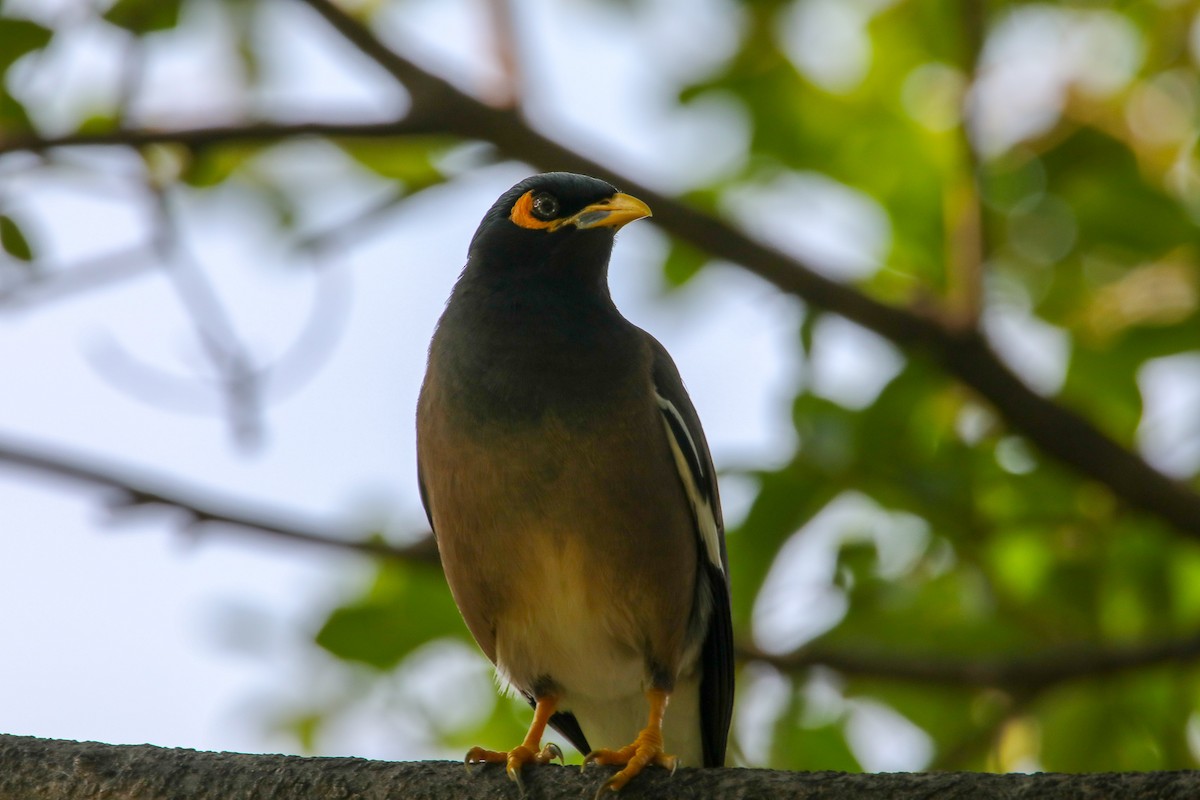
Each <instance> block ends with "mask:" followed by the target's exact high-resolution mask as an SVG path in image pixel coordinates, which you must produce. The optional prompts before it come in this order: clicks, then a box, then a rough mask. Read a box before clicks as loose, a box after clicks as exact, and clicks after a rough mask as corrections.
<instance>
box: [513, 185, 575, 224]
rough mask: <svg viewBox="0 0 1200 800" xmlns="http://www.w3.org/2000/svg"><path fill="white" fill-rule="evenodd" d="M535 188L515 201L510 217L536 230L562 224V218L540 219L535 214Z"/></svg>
mask: <svg viewBox="0 0 1200 800" xmlns="http://www.w3.org/2000/svg"><path fill="white" fill-rule="evenodd" d="M533 194H534V192H533V190H532V189H530V190H529V191H528V192H526V193H525V194H523V195H521V199H519V200H517V202H515V203H513V209H512V213H511V214H509V215H508V218H509V219H510V220H512V221H513V223H514V224H516V225H520V226H521V227H522V228H532V229H534V230H551V231H552V230H554V229H555V228H557V227H559V226H560V225H562V223H563V221H562V220H561V219H551V220H545V219H538V218H537V217H535V216H534V215H533Z"/></svg>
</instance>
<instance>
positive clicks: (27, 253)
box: [0, 214, 33, 261]
mask: <svg viewBox="0 0 1200 800" xmlns="http://www.w3.org/2000/svg"><path fill="white" fill-rule="evenodd" d="M0 247H2V248H4V252H6V253H8V254H9V255H10V256H12V257H13V258H15V259H18V260H20V261H32V260H33V249H32V248H31V247H30V246H29V240H28V239H26V238H25V234H24V233H22V232H21V228H20V226H18V225H17V223H16V221H15V220H14V219H13V218H12V217H10V216H8V215H4V214H0Z"/></svg>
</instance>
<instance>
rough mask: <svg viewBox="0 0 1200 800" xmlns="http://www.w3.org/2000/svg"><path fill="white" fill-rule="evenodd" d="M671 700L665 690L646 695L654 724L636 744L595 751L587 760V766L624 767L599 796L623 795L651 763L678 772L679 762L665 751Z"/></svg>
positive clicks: (651, 720) (605, 783)
mask: <svg viewBox="0 0 1200 800" xmlns="http://www.w3.org/2000/svg"><path fill="white" fill-rule="evenodd" d="M670 697H671V694H670V692H667V691H664V690H662V689H651V690H649V691H648V692H646V699H647V700H649V701H650V721H649V722H647V723H646V727H645V728H643V729H642V731H641V733H639V734H638V735H637V738H636V739H634V740H633V744H630V745H627V746H625V747H622V748H621V749H620V750H593V751H592V752H590V753H588V754H587V756H586V757H585V758H584V759H583V765H584V766H585V767H586V766H587V765H588V764H617V765H620V766H623V767H624V769H622V770H621V771H620V772H618V773H617V774H616V775H613V776H612V777H611V778H609V779H608V780H607V781H605V782H604V785H603V786H601V787H600V790H599V791H598V792H596V796H597V797H599V796H600V793H601V792H603V791H604V790H605V789H608V790H609V791H613V792H619V791H620V790H621V788H622V787H623V786H625V784H627V783H629V781H630V780H632V779H633V778H634V776H636V775H637V774H638V773H639V772H641V771H642V770H643V769H645V767H646V765H648V764H657V765H658V766H660V767H665V768H666V769H669V770H671V772H672V773H673V772H675V768H676V767H678V766H679V759H678V758H676V757H675V756H671V755H667V754H666V753H665V752H664V751H663V735H662V723H663V714H664V713H665V712H666V710H667V701H668V700H669V699H670Z"/></svg>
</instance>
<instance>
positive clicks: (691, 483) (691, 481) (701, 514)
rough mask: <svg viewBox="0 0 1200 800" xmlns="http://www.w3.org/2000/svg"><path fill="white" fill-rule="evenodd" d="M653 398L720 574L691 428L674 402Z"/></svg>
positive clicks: (711, 516) (718, 546)
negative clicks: (689, 428) (656, 403)
mask: <svg viewBox="0 0 1200 800" xmlns="http://www.w3.org/2000/svg"><path fill="white" fill-rule="evenodd" d="M654 399H655V400H656V401H657V402H658V409H659V411H661V412H662V420H663V428H665V429H666V432H667V441H668V442H670V443H671V453H672V454H673V455H674V456H675V468H676V469H677V470H678V471H679V478H680V480H682V481H683V488H684V489H685V490H686V492H687V496H688V500H690V501H691V504H692V511H693V513H694V514H695V517H696V525H697V527H698V528H699V529H700V539H701V541H703V542H704V549H705V551H706V553H707V555H708V560H709V563H711V564H712V565H713V566H715V567H716V568H717V569H718V570H720V571H721V573H722V574H724V572H725V566H724V564H722V563H721V539H720V533H719V532H718V531H717V518H716V515H715V514H713V508H712V498H711V497H709V496H708V493H707V492H705V491H704V490H703V489H702V488H701V486H700V484H699V481H701V480H704V478H705V475H704V466H705V462H704V459H703V458H702V457H701V455H700V448H698V447H696V440H695V439H693V438H692V432H691V431H690V430H688V426H687V422H686V421H684V419H683V415H681V414H680V413H679V409H677V408H675V404H674V403H672V402H671V401H670V400H668V399H667V398H665V397H663V396H662V395H661V394H659V393H658V392H655V393H654ZM681 440H682V441H681ZM685 448H686V449H685Z"/></svg>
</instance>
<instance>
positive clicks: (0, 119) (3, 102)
mask: <svg viewBox="0 0 1200 800" xmlns="http://www.w3.org/2000/svg"><path fill="white" fill-rule="evenodd" d="M32 130H33V123H31V122H30V121H29V112H27V111H26V110H25V106H23V105H21V103H20V102H19V101H18V100H17V99H16V98H15V97H13V96H12V95H11V94H9V93H8V92H5V91H0V131H3V132H4V133H6V134H13V133H17V132H24V133H27V132H30V131H32Z"/></svg>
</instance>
